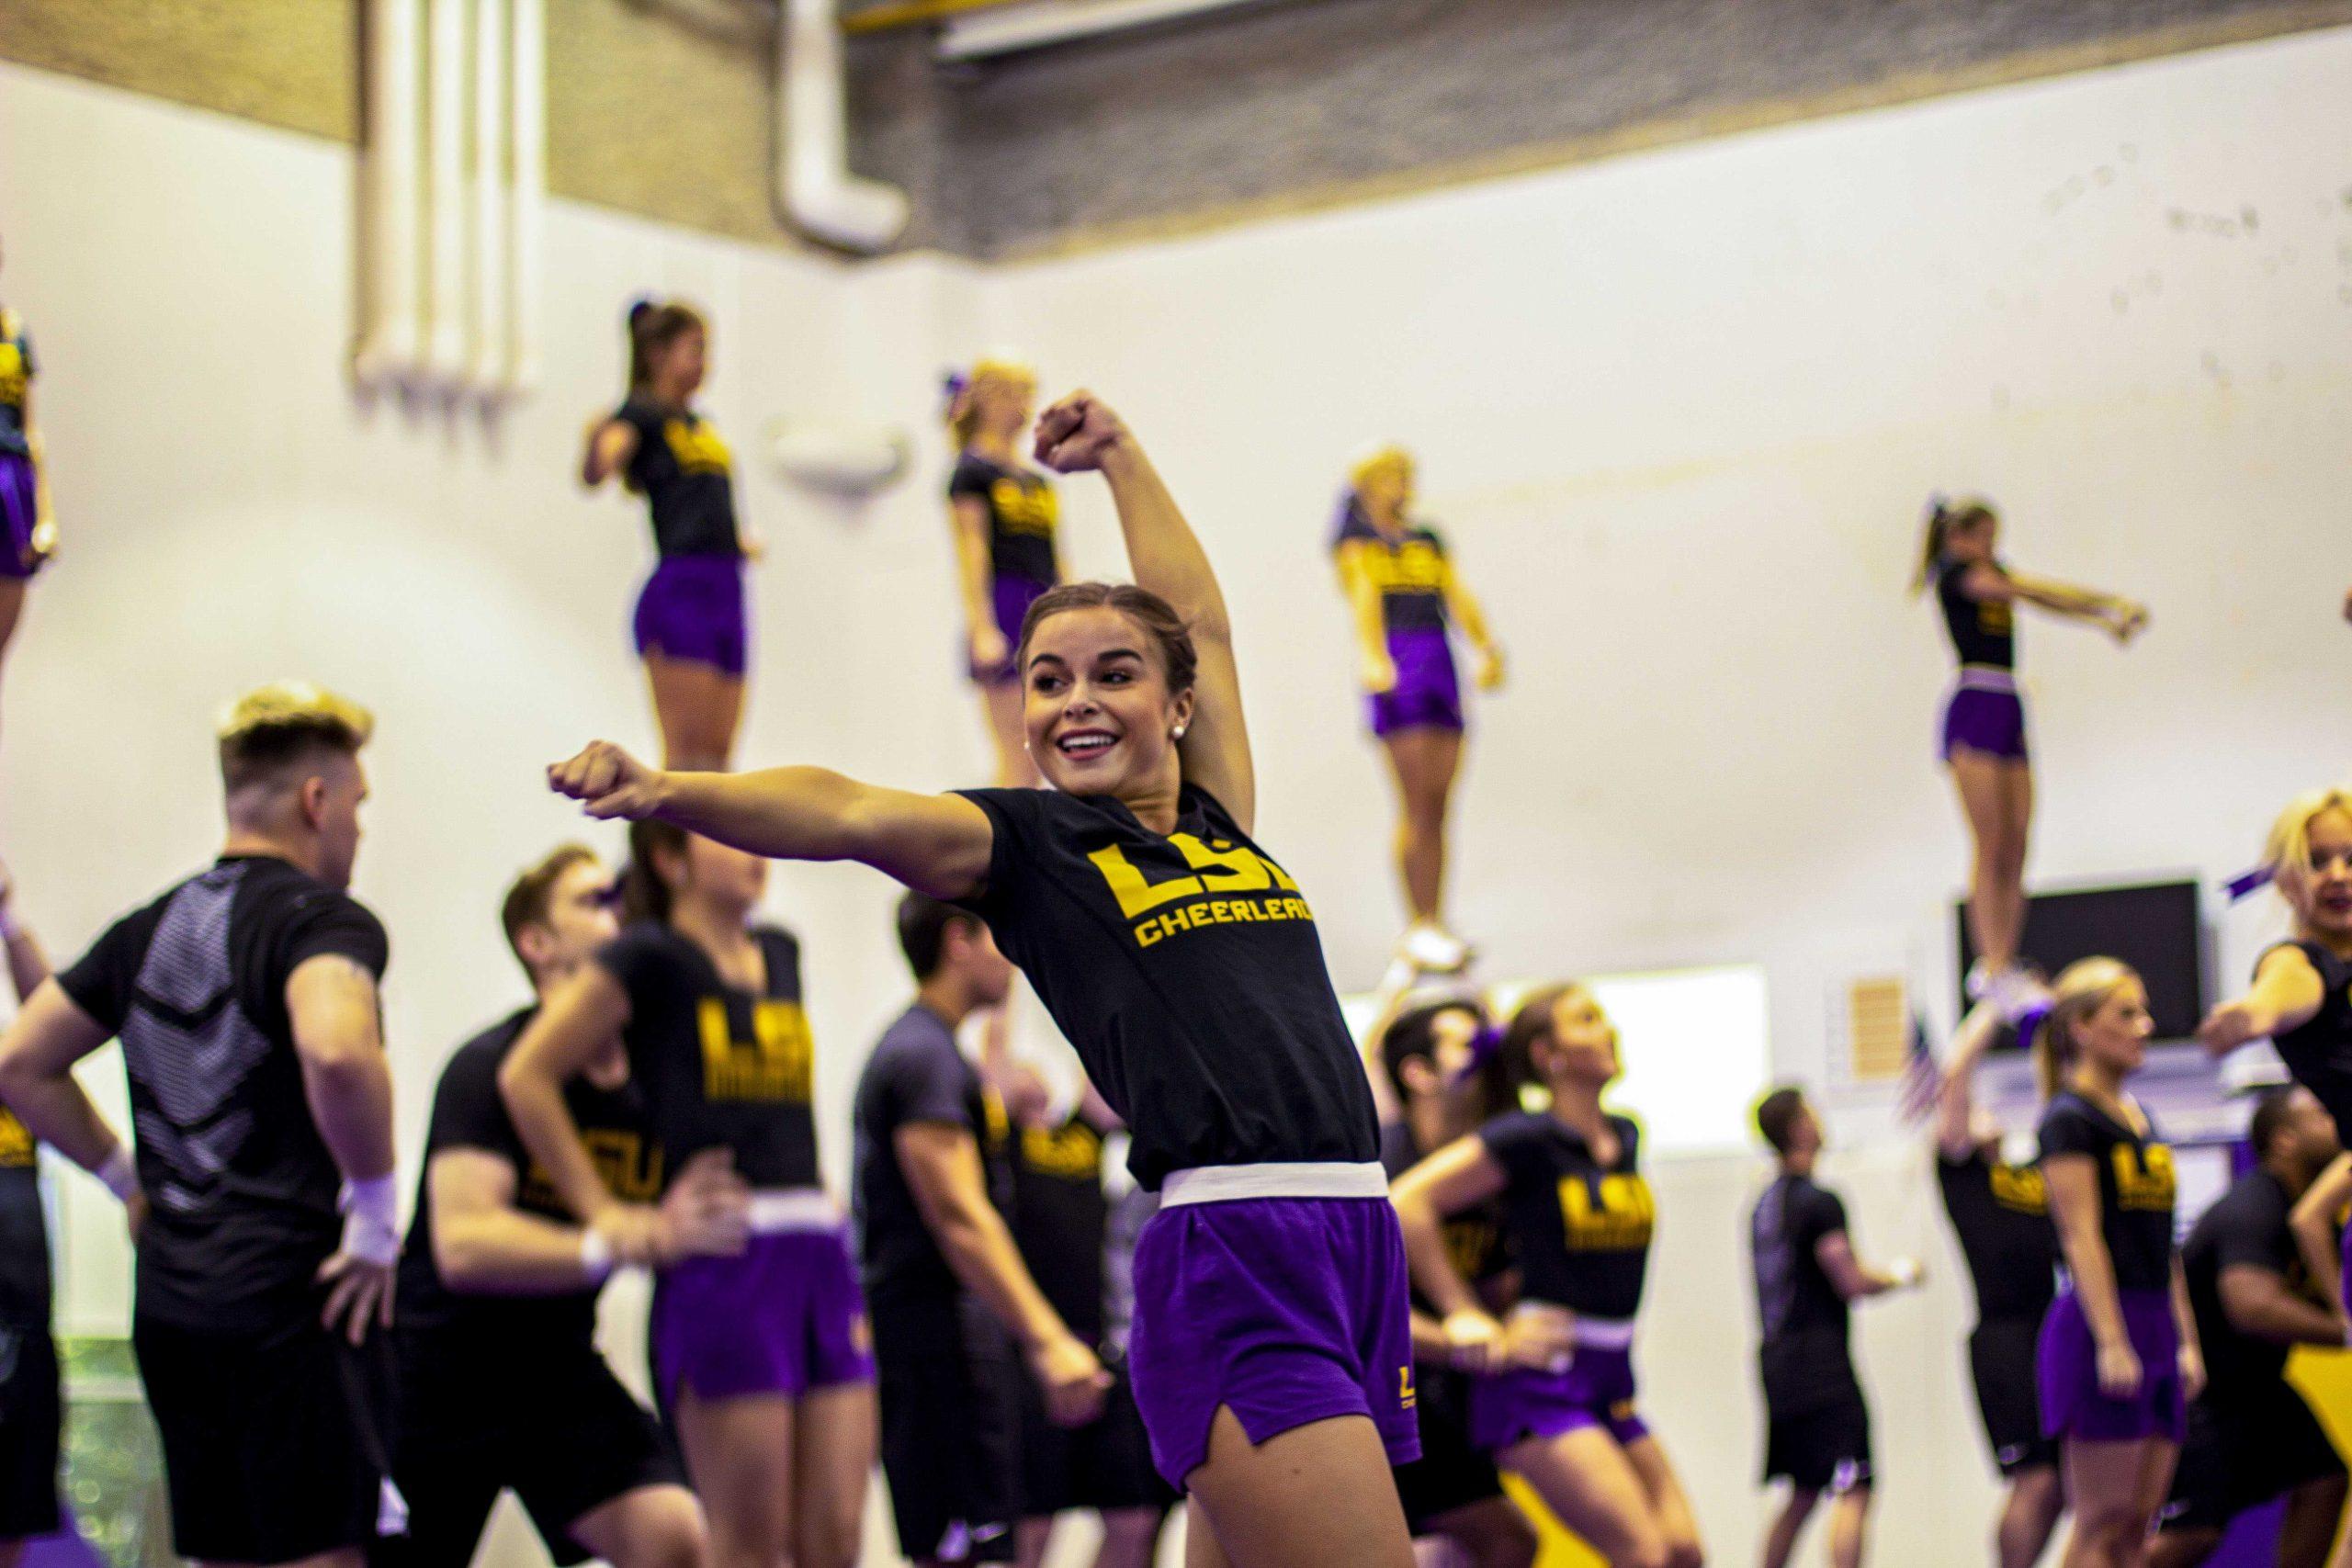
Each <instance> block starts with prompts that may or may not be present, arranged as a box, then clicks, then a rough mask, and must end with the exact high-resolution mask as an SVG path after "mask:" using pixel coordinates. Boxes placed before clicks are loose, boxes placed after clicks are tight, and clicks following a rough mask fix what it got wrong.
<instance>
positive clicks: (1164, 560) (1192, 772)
mask: <svg viewBox="0 0 2352 1568" xmlns="http://www.w3.org/2000/svg"><path fill="white" fill-rule="evenodd" d="M1037 460H1038V461H1039V462H1041V463H1044V464H1046V466H1047V467H1048V468H1052V469H1054V470H1055V471H1056V472H1057V473H1065V474H1069V473H1080V472H1082V471H1084V470H1086V469H1088V468H1093V469H1097V470H1099V471H1100V472H1101V473H1102V475H1103V479H1105V480H1106V481H1108V482H1109V484H1110V486H1111V502H1112V504H1113V505H1114V506H1115V507H1116V508H1117V509H1118V513H1119V531H1120V533H1122V534H1123V535H1125V537H1126V543H1127V563H1128V565H1129V566H1130V567H1132V568H1133V569H1134V570H1135V574H1136V586H1137V587H1139V588H1144V589H1148V590H1149V591H1150V592H1154V593H1157V594H1159V596H1160V597H1161V598H1162V599H1165V600H1167V601H1168V603H1169V604H1170V606H1171V607H1172V608H1173V609H1174V610H1175V612H1176V614H1177V615H1179V616H1181V617H1182V619H1183V621H1184V624H1185V625H1186V626H1188V627H1190V628H1191V630H1192V633H1193V649H1194V650H1195V651H1196V652H1197V653H1198V654H1199V656H1200V669H1199V671H1198V673H1197V674H1196V675H1195V676H1194V678H1193V722H1192V724H1191V726H1190V727H1189V728H1186V730H1185V731H1184V739H1182V741H1181V742H1180V743H1179V747H1178V750H1179V752H1180V754H1181V755H1182V758H1183V762H1184V776H1185V777H1186V778H1188V779H1190V780H1192V781H1193V783H1194V784H1199V785H1200V786H1201V787H1202V788H1204V789H1205V790H1207V791H1208V792H1209V793H1210V794H1211V795H1216V797H1217V799H1218V800H1219V801H1221V802H1223V803H1224V805H1225V808H1226V810H1227V811H1228V812H1230V813H1232V816H1233V820H1234V822H1235V823H1236V824H1237V825H1238V827H1239V828H1240V829H1241V830H1242V831H1243V832H1245V833H1246V832H1249V831H1250V829H1251V827H1252V825H1253V824H1254V822H1255V821H1256V819H1257V815H1258V784H1257V776H1256V773H1255V772H1254V771H1253V769H1252V767H1251V765H1250V732H1249V727H1248V726H1247V724H1246V723H1244V721H1243V719H1242V716H1241V678H1240V675H1239V674H1238V671H1237V670H1236V667H1235V664H1234V660H1233V621H1232V617H1231V616H1230V615H1228V614H1227V611H1226V607H1225V592H1224V591H1223V590H1222V589H1220V588H1219V587H1218V586H1217V581H1216V570H1215V569H1214V568H1213V567H1211V566H1210V565H1209V558H1208V552H1207V551H1205V550H1204V549H1203V548H1202V547H1201V541H1200V538H1199V536H1197V535H1195V534H1194V533H1193V525H1191V524H1190V523H1188V522H1186V521H1185V520H1184V513H1183V512H1182V509H1181V508H1179V507H1178V506H1177V504H1176V498H1175V497H1174V496H1172V495H1170V494H1169V493H1168V486H1167V485H1166V484H1165V483H1163V482H1161V480H1160V478H1159V471H1158V470H1157V469H1155V468H1153V467H1152V466H1151V459H1150V458H1149V457H1146V456H1145V455H1144V449H1143V446H1142V444H1141V443H1139V442H1138V441H1136V438H1135V436H1134V434H1132V433H1130V432H1129V431H1128V429H1127V427H1126V426H1125V424H1124V423H1121V422H1120V420H1119V416H1118V415H1117V414H1115V413H1114V412H1112V411H1111V407H1110V405H1109V404H1107V403H1105V402H1103V400H1101V399H1099V398H1097V397H1096V396H1095V395H1094V394H1093V393H1091V392H1073V393H1071V394H1070V395H1069V397H1067V398H1064V399H1063V400H1061V401H1059V402H1057V403H1056V404H1055V405H1054V406H1053V407H1052V408H1049V409H1047V410H1046V412H1045V413H1044V414H1043V415H1041V416H1040V417H1039V418H1038V421H1037Z"/></svg>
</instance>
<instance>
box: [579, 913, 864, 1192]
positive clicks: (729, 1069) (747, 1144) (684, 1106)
mask: <svg viewBox="0 0 2352 1568" xmlns="http://www.w3.org/2000/svg"><path fill="white" fill-rule="evenodd" d="M752 936H753V937H754V938H755V939H756V940H757V941H758V942H759V944H760V952H761V954H762V956H763V958H765V960H766V964H767V989H766V992H765V994H764V995H761V996H753V995H752V994H751V993H750V992H748V991H741V990H738V989H736V988H735V987H732V986H730V985H729V984H728V983H727V982H726V980H725V979H723V978H722V977H721V976H719V973H718V969H717V967H716V966H714V965H713V964H712V963H711V961H710V956H709V954H707V953H704V952H703V950H702V948H701V947H700V946H699V945H698V944H696V943H695V941H694V940H693V939H692V938H691V937H686V936H683V935H681V934H679V933H678V932H677V931H673V930H672V929H671V928H670V927H668V926H665V925H660V924H657V923H655V922H653V921H650V920H647V921H640V922H639V923H638V924H636V925H633V926H631V927H629V928H628V930H627V931H623V932H622V933H621V934H620V935H619V936H617V937H616V938H614V939H613V941H612V942H609V943H607V944H606V945H605V949H604V951H603V952H601V953H597V954H596V960H595V961H596V963H597V964H598V965H599V966H600V967H602V968H603V969H604V970H605V973H606V974H608V975H610V976H612V977H613V978H614V979H616V980H617V981H618V982H620V985H621V988H622V989H623V990H626V991H627V992H628V1028H627V1029H625V1030H623V1031H622V1032H621V1040H622V1042H623V1043H625V1044H626V1045H627V1046H628V1070H629V1077H630V1078H631V1079H632V1080H633V1081H634V1082H635V1083H636V1084H637V1086H638V1088H639V1092H641V1093H642V1094H643V1095H644V1096H645V1108H646V1118H647V1121H648V1122H650V1124H651V1126H652V1129H653V1137H654V1141H655V1142H656V1143H658V1144H660V1145H662V1154H663V1156H664V1157H665V1163H666V1164H667V1166H668V1168H669V1169H670V1171H671V1172H673V1173H675V1172H676V1171H677V1170H679V1169H681V1168H684V1165H685V1163H686V1162H687V1161H688V1160H690V1159H692V1158H694V1156H696V1155H698V1154H700V1153H701V1152H702V1151H703V1150H705V1149H708V1148H724V1149H728V1150H729V1151H731V1152H732V1153H733V1154H734V1156H735V1171H736V1174H737V1175H739V1176H741V1177H742V1179H744V1180H745V1181H747V1182H749V1183H751V1185H752V1187H754V1188H760V1189H776V1188H786V1187H814V1186H816V1185H817V1184H818V1177H817V1123H816V1118H815V1116H814V1114H813V1111H812V1109H811V1107H812V1101H813V1097H814V1094H815V1088H816V1085H815V1073H816V1056H817V1051H816V1043H815V1042H814V1041H813V1040H812V1039H811V1038H810V1037H809V1015H808V1014H807V1013H805V1012H803V1011H802V1010H801V1006H800V943H799V942H798V941H797V940H796V939H795V938H794V937H793V936H792V934H791V933H790V932H788V931H778V930H775V928H773V927H762V928H761V929H760V930H758V931H753V932H752Z"/></svg>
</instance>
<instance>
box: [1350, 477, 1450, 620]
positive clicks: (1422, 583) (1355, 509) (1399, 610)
mask: <svg viewBox="0 0 2352 1568" xmlns="http://www.w3.org/2000/svg"><path fill="white" fill-rule="evenodd" d="M1331 549H1332V552H1333V553H1334V554H1340V553H1343V552H1346V551H1348V550H1351V549H1353V550H1354V551H1355V554H1356V558H1357V559H1358V560H1360V561H1361V562H1362V563H1363V570H1365V571H1366V572H1367V573H1369V574H1370V575H1371V578H1372V585H1373V586H1374V588H1377V589H1378V590H1379V591H1380V615H1381V623H1382V625H1383V626H1385V627H1386V628H1387V629H1388V630H1389V631H1392V632H1400V631H1435V630H1439V629H1442V627H1443V626H1445V624H1446V620H1445V579H1446V564H1445V541H1444V540H1443V539H1442V538H1440V537H1439V536H1438V533H1437V530H1436V529H1434V528H1431V527H1428V526H1426V525H1422V524H1418V523H1417V524H1414V525H1411V526H1410V527H1408V528H1407V529H1406V530H1405V531H1404V532H1403V533H1401V534H1399V535H1397V536H1395V537H1393V538H1392V537H1390V536H1388V535H1386V534H1384V533H1382V532H1381V531H1380V530H1379V529H1378V528H1376V527H1374V526H1373V523H1372V519H1371V518H1369V517H1367V516H1365V515H1364V513H1363V508H1361V507H1359V506H1357V505H1355V504H1353V503H1352V502H1351V503H1350V504H1349V505H1348V506H1347V508H1346V509H1345V510H1344V511H1343V512H1342V513H1340V530H1339V533H1338V535H1337V536H1335V537H1334V538H1333V539H1332V541H1331Z"/></svg>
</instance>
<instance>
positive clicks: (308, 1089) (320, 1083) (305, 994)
mask: <svg viewBox="0 0 2352 1568" xmlns="http://www.w3.org/2000/svg"><path fill="white" fill-rule="evenodd" d="M286 1015H287V1018H288V1021H290V1022H291V1023H292V1025H293V1033H294V1054H295V1055H296V1057H297V1058H298V1059H299V1061H300V1064H301V1069H302V1093H303V1098H304V1099H305V1100H308V1101H309V1103H310V1108H311V1121H312V1122H315V1123H317V1125H318V1129H319V1137H320V1138H321V1140H322V1141H323V1142H324V1143H325V1145H326V1146H327V1153H328V1154H329V1155H330V1156H333V1157H334V1163H335V1168H336V1169H338V1170H340V1171H341V1172H342V1173H343V1180H344V1193H343V1207H344V1227H343V1245H342V1246H341V1247H338V1248H337V1249H336V1250H335V1253H334V1256H333V1257H331V1258H328V1259H327V1260H326V1263H325V1264H324V1266H323V1267H322V1269H320V1272H319V1277H320V1279H321V1280H324V1281H326V1282H327V1283H328V1285H329V1287H330V1288H329V1291H328V1293H327V1304H326V1311H325V1314H324V1318H325V1322H326V1324H327V1325H328V1326H329V1327H335V1326H338V1325H340V1326H342V1327H343V1328H344V1329H345V1332H346V1333H347V1334H348V1335H349V1337H350V1338H351V1342H352V1343H353V1344H355V1345H356V1344H358V1343H359V1342H360V1341H361V1340H362V1339H364V1338H366V1337H367V1334H368V1328H369V1326H370V1325H390V1323H391V1321H392V1266H393V1264H394V1263H396V1262H397V1261H398V1260H399V1258H400V1233H399V1230H398V1228H397V1226H398V1215H399V1207H400V1199H399V1194H398V1193H397V1192H395V1191H394V1190H393V1184H392V1073H391V1066H390V1063H389V1062H388V1061H387V1060H386V1059H385V1055H384V1032H383V1010H382V1007H381V1004H380V1003H379V999H378V998H377V994H376V976H375V975H374V974H373V973H371V972H370V971H369V970H368V966H367V965H366V964H361V963H360V962H358V961H357V960H356V959H354V958H349V957H346V956H345V955H344V954H342V953H319V954H318V955H316V956H315V957H311V958H306V959H304V960H303V961H302V962H301V963H300V964H296V965H295V966H294V972H293V973H292V974H290V975H288V976H287V977H286Z"/></svg>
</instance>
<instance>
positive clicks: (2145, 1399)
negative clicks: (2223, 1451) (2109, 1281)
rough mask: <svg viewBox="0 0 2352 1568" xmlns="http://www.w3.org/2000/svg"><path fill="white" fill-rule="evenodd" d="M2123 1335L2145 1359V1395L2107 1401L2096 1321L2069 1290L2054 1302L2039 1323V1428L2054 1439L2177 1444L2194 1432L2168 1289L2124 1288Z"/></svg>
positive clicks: (2142, 1386)
mask: <svg viewBox="0 0 2352 1568" xmlns="http://www.w3.org/2000/svg"><path fill="white" fill-rule="evenodd" d="M2119 1295H2120V1298H2121V1302H2122V1306H2123V1327H2124V1331H2125V1332H2126V1333H2128V1334H2129V1335H2130V1336H2131V1348H2132V1349H2133V1350H2134V1351H2136V1352H2138V1354H2139V1357H2140V1392H2139V1393H2136V1394H2134V1395H2132V1396H2131V1398H2130V1399H2109V1397H2108V1396H2107V1395H2106V1394H2104V1393H2100V1392H2099V1386H2098V1347H2097V1345H2095V1344H2094V1343H2093V1342H2092V1340H2091V1325H2090V1320H2089V1319H2087V1318H2086V1317H2085V1316H2084V1315H2083V1307H2082V1303H2081V1302H2079V1301H2078V1300H2076V1299H2075V1292H2073V1291H2072V1290H2071V1289H2069V1290H2065V1291H2062V1292H2059V1294H2058V1299H2057V1300H2056V1301H2055V1302H2053V1303H2051V1306H2050V1314H2049V1315H2048V1316H2046V1317H2044V1318H2043V1319H2042V1320H2041V1346H2040V1348H2039V1349H2038V1351H2037V1354H2036V1356H2035V1371H2036V1374H2037V1381H2038V1382H2040V1384H2041V1430H2042V1432H2043V1434H2044V1435H2045V1436H2048V1437H2052V1438H2083V1439H2086V1440H2087V1441H2090V1442H2103V1443H2120V1442H2130V1441H2132V1440H2134V1439H2136V1438H2167V1439H2169V1440H2170V1441H2172V1442H2176V1443H2177V1442H2179V1441H2180V1440H2181V1438H2182V1437H2183V1436H2184V1435H2185V1433H2186V1432H2187V1430H2188V1402H2187V1400H2186V1399H2185V1398H2184V1397H2183V1391H2182V1388H2181V1384H2180V1337H2179V1329H2178V1328H2177V1325H2175V1324H2174V1323H2173V1317H2172V1296H2171V1294H2170V1292H2165V1291H2123V1292H2119Z"/></svg>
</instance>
